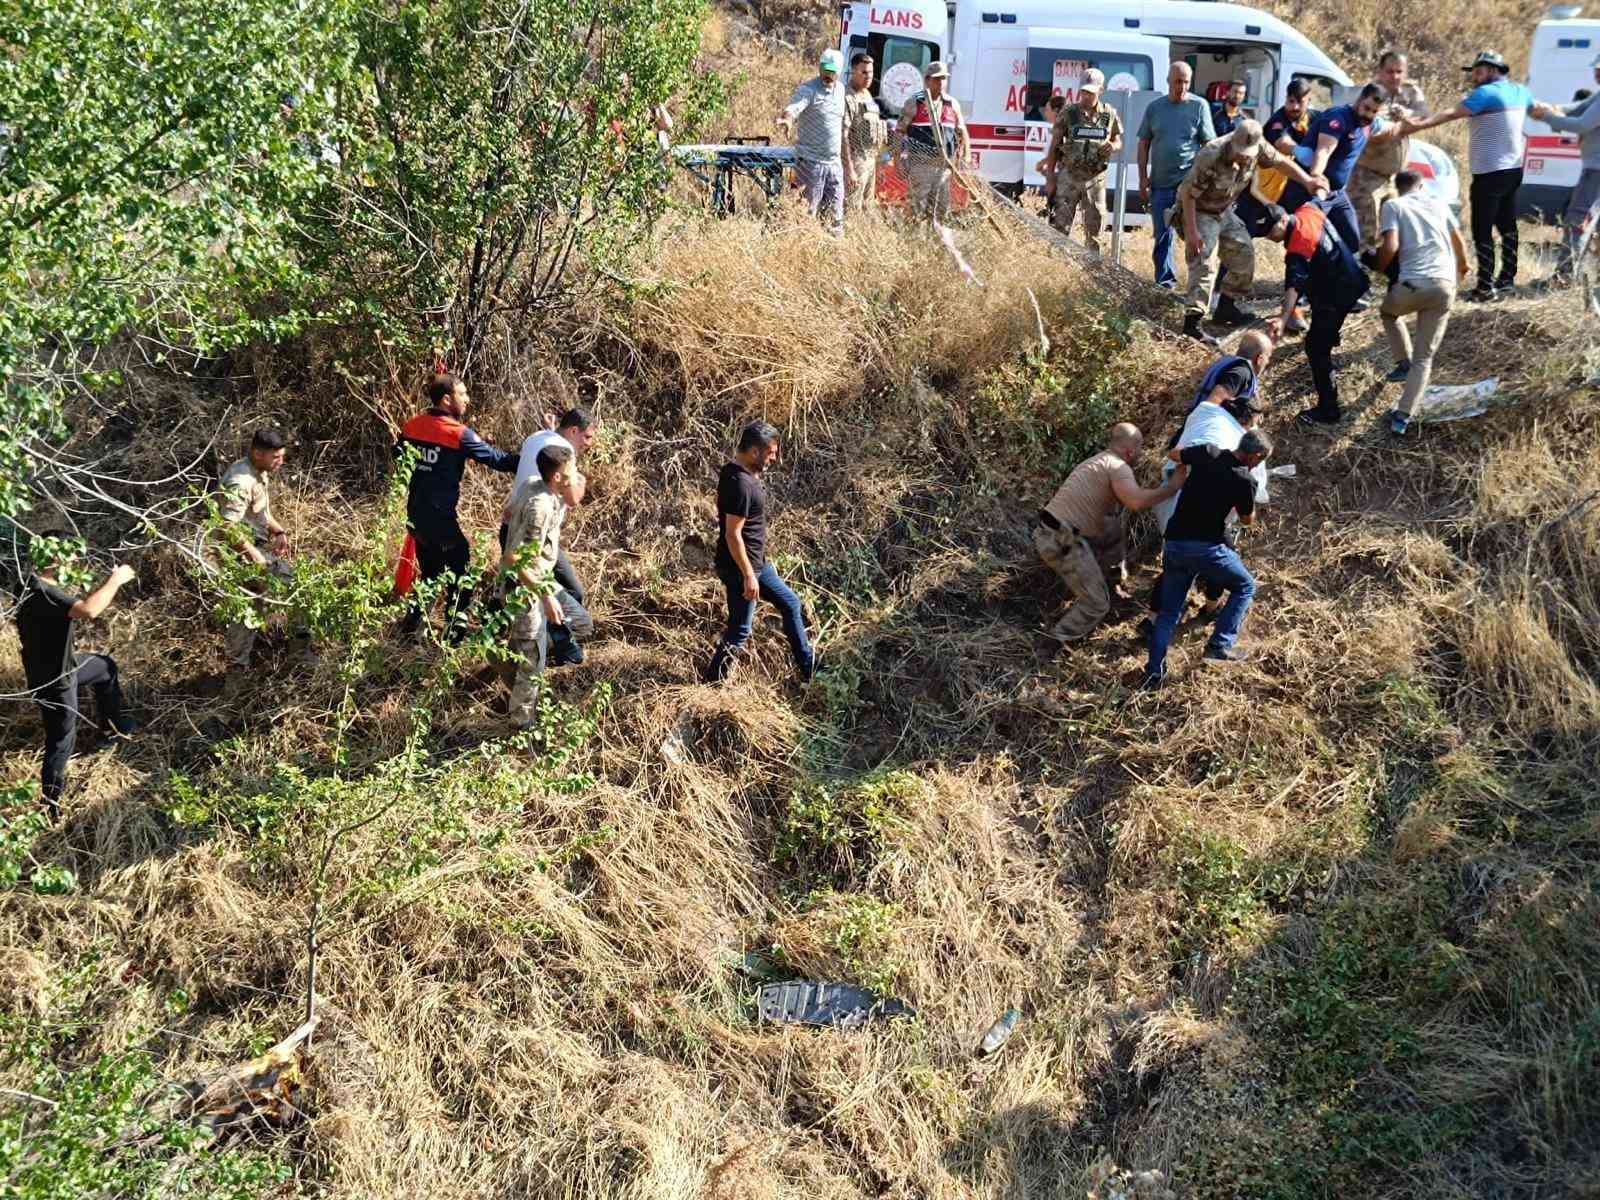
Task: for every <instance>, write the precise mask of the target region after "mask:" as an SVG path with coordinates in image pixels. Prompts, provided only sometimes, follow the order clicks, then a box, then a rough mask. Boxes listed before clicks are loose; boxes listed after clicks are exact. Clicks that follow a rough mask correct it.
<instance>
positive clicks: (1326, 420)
mask: <svg viewBox="0 0 1600 1200" xmlns="http://www.w3.org/2000/svg"><path fill="white" fill-rule="evenodd" d="M1343 415H1344V414H1343V413H1341V412H1340V411H1339V410H1338V409H1336V408H1335V409H1333V410H1331V411H1330V410H1328V409H1326V408H1323V407H1322V405H1320V404H1318V405H1317V406H1315V407H1314V408H1308V409H1306V410H1305V411H1304V412H1303V413H1301V414H1300V415H1299V416H1297V417H1295V420H1296V421H1299V422H1300V423H1301V424H1302V425H1337V424H1338V423H1339V419H1340V418H1341V417H1342V416H1343Z"/></svg>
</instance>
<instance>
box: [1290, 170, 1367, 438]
mask: <svg viewBox="0 0 1600 1200" xmlns="http://www.w3.org/2000/svg"><path fill="white" fill-rule="evenodd" d="M1267 215H1268V217H1269V218H1270V219H1271V221H1272V225H1271V227H1270V228H1269V229H1268V230H1267V234H1266V236H1267V237H1268V238H1270V239H1271V240H1272V241H1274V242H1282V243H1283V250H1284V259H1283V274H1284V283H1285V287H1284V290H1283V312H1282V314H1281V316H1279V317H1278V318H1276V319H1275V320H1273V321H1272V322H1270V323H1269V326H1268V328H1269V329H1270V330H1271V332H1272V335H1273V336H1274V337H1277V336H1278V334H1279V333H1280V332H1281V330H1282V328H1283V326H1284V324H1286V323H1287V322H1288V320H1289V318H1290V316H1291V315H1293V313H1294V309H1295V305H1296V304H1297V303H1299V300H1300V297H1302V296H1309V297H1310V298H1311V329H1310V331H1309V332H1308V333H1307V334H1306V361H1307V362H1308V363H1310V364H1311V381H1312V383H1313V384H1315V385H1316V389H1317V403H1316V405H1315V406H1314V407H1312V408H1308V409H1307V410H1306V411H1305V412H1303V413H1301V414H1300V416H1299V417H1298V420H1300V421H1303V422H1305V423H1307V424H1312V425H1332V424H1335V423H1336V422H1337V421H1338V420H1339V419H1340V417H1342V416H1343V415H1344V413H1343V410H1342V409H1341V408H1340V407H1339V393H1338V389H1336V388H1335V387H1334V383H1333V348H1334V347H1335V346H1337V345H1338V344H1339V338H1340V335H1341V334H1342V333H1343V331H1344V323H1345V319H1346V318H1347V317H1349V315H1350V314H1351V313H1352V312H1354V311H1355V309H1356V306H1357V305H1358V304H1360V303H1361V301H1362V299H1363V298H1364V297H1365V296H1366V294H1367V289H1368V288H1369V287H1371V284H1370V283H1369V281H1368V280H1367V272H1366V270H1365V269H1364V268H1363V267H1362V265H1361V263H1360V261H1359V260H1358V259H1357V258H1356V254H1355V249H1354V247H1352V246H1351V245H1350V244H1349V243H1347V242H1346V241H1345V240H1344V239H1343V237H1342V236H1340V233H1339V229H1338V226H1337V225H1335V224H1334V221H1333V218H1332V216H1331V215H1330V213H1329V212H1328V202H1327V201H1325V200H1324V201H1317V200H1308V201H1306V203H1304V204H1302V205H1301V206H1300V207H1299V208H1297V209H1295V211H1294V212H1293V213H1289V212H1286V211H1285V210H1284V209H1283V208H1282V207H1281V206H1280V205H1276V204H1272V205H1269V206H1268V207H1267Z"/></svg>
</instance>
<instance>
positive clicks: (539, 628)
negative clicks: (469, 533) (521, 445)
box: [500, 442, 594, 730]
mask: <svg viewBox="0 0 1600 1200" xmlns="http://www.w3.org/2000/svg"><path fill="white" fill-rule="evenodd" d="M534 463H535V466H536V469H537V471H538V474H537V475H536V476H534V477H532V478H530V479H528V480H527V481H525V482H524V483H523V485H522V486H521V487H519V488H518V489H517V494H516V496H515V498H514V499H513V500H512V504H511V513H510V520H509V522H508V523H507V530H506V547H505V551H504V553H502V555H501V557H500V566H501V569H502V570H503V571H505V572H507V573H508V574H509V576H510V579H509V582H508V585H507V586H508V590H509V589H510V588H517V587H520V588H523V589H526V590H527V591H528V592H529V593H531V595H530V597H529V603H528V607H527V609H526V611H524V612H522V613H519V614H518V615H517V618H516V619H515V620H514V621H513V622H512V624H511V649H512V652H513V653H514V654H516V655H517V659H516V662H517V674H516V680H515V682H514V683H513V684H512V686H511V706H510V717H511V723H512V725H514V726H515V727H516V728H517V729H518V730H527V729H529V728H532V726H533V725H534V723H535V718H536V716H537V707H538V701H539V684H540V681H541V679H542V678H543V676H544V671H545V667H546V665H550V666H561V665H562V664H561V663H559V662H554V663H552V662H550V661H549V653H550V646H551V642H552V641H553V638H552V636H551V634H552V631H553V630H555V629H562V628H564V629H566V630H568V631H569V633H570V637H574V638H585V637H588V636H589V635H590V634H591V633H592V632H593V631H594V620H593V618H591V617H590V616H589V610H588V609H586V608H584V606H583V605H582V604H581V603H579V602H578V600H577V599H575V598H574V597H573V595H572V593H571V592H569V591H567V590H566V589H565V588H563V587H561V585H560V584H559V583H557V582H556V580H555V569H556V561H557V559H558V558H559V557H560V554H561V523H562V522H563V521H565V520H566V516H567V510H568V509H569V508H571V507H572V505H574V504H576V503H577V502H578V499H579V497H580V496H581V495H582V493H583V476H582V475H580V474H579V473H578V462H577V457H576V456H575V455H574V454H573V451H572V447H570V446H568V445H565V444H562V443H559V442H551V443H549V444H548V445H545V446H543V447H541V448H540V450H539V452H538V454H537V455H536V456H535V459H534ZM568 640H570V638H569V639H568ZM579 661H581V658H580V660H579Z"/></svg>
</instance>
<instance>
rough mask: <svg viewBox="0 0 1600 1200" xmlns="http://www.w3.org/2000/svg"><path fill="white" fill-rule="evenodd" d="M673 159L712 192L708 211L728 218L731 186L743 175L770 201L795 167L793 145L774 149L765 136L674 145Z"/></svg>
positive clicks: (732, 201)
mask: <svg viewBox="0 0 1600 1200" xmlns="http://www.w3.org/2000/svg"><path fill="white" fill-rule="evenodd" d="M672 157H673V159H674V160H675V161H676V162H677V163H678V165H679V166H681V167H682V168H683V169H684V170H686V171H688V172H689V174H691V175H693V176H694V177H695V178H696V179H698V180H699V181H700V182H701V183H704V184H706V185H707V186H708V187H709V188H710V189H711V211H712V212H714V213H715V214H717V215H718V216H719V217H720V216H727V215H729V214H731V213H733V212H734V211H736V208H737V204H736V201H735V199H734V192H733V183H734V178H735V177H736V176H740V175H742V176H744V177H745V178H746V179H749V180H751V181H752V182H753V183H755V185H756V186H757V187H759V188H760V189H761V190H762V191H763V192H765V193H766V196H767V198H768V199H769V200H771V199H775V198H776V197H777V196H778V194H779V193H780V192H782V191H783V173H784V172H785V171H786V170H788V169H790V168H792V167H793V166H794V164H795V157H794V147H793V146H774V145H772V143H771V140H770V139H768V138H765V137H744V138H730V139H728V141H726V142H721V143H717V144H714V145H712V144H708V145H697V146H674V147H673V148H672Z"/></svg>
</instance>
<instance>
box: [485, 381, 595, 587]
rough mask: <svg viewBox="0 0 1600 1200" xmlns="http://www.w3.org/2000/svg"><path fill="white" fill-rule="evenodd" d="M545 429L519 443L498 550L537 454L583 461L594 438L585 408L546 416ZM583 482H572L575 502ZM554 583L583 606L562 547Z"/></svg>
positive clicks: (534, 471)
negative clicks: (551, 450) (564, 453)
mask: <svg viewBox="0 0 1600 1200" xmlns="http://www.w3.org/2000/svg"><path fill="white" fill-rule="evenodd" d="M545 422H546V425H545V428H543V429H540V430H537V431H535V432H533V433H530V434H529V435H528V436H527V437H526V438H525V439H524V440H523V443H522V451H521V453H520V455H519V456H518V458H517V478H516V482H515V483H513V484H512V485H511V492H510V494H509V495H507V496H506V506H505V511H504V512H502V513H501V515H500V548H501V549H502V550H503V549H505V544H506V525H507V522H508V521H509V520H510V519H511V513H512V510H513V509H514V508H515V507H516V503H517V495H518V494H519V493H520V492H521V491H522V489H523V486H524V485H525V484H527V483H528V481H529V480H530V479H531V480H537V479H538V478H539V451H541V450H543V449H544V448H545V447H546V446H553V445H559V446H566V447H567V449H569V450H571V451H572V456H573V460H574V461H575V462H576V461H577V460H578V459H580V458H582V457H583V452H584V451H585V450H587V449H588V448H589V444H590V443H591V442H593V441H594V439H595V435H596V432H597V431H596V428H595V427H596V425H597V424H598V422H597V421H596V420H595V418H594V415H593V414H592V413H590V411H589V410H588V409H587V408H582V407H577V408H569V409H567V411H566V412H564V413H562V414H561V416H560V417H555V416H551V415H546V417H545ZM584 490H585V481H584V479H583V476H581V475H579V476H578V478H577V482H576V493H575V494H576V496H577V502H581V501H582V500H583V496H584ZM555 573H556V582H557V583H559V584H560V585H561V586H562V587H564V588H565V589H566V590H567V591H568V592H570V593H572V598H573V599H574V600H576V601H577V602H578V603H579V604H582V603H583V584H582V583H581V582H580V581H579V579H578V573H577V572H576V571H574V570H573V569H572V563H571V561H570V560H568V558H567V552H566V549H565V547H563V548H562V551H561V554H560V557H558V558H557V559H556V572H555Z"/></svg>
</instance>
